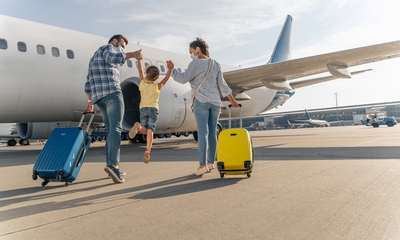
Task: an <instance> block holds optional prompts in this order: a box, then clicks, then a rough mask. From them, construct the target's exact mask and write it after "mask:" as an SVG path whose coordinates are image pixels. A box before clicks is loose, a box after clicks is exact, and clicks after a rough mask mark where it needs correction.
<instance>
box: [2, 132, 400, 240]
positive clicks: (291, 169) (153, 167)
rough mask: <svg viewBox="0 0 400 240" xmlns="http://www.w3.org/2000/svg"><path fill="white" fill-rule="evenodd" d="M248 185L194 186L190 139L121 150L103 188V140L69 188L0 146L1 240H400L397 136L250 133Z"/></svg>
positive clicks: (34, 152) (215, 181) (239, 181)
mask: <svg viewBox="0 0 400 240" xmlns="http://www.w3.org/2000/svg"><path fill="white" fill-rule="evenodd" d="M250 133H251V137H252V141H253V147H254V158H255V165H254V168H253V172H252V175H251V177H250V178H248V177H247V176H246V175H237V176H225V178H223V179H221V178H220V175H219V173H218V170H213V171H212V172H211V173H208V174H205V175H204V176H203V177H196V176H195V175H194V174H193V173H194V172H195V170H196V168H197V166H198V161H197V142H196V141H194V139H193V137H192V136H191V135H190V136H189V137H183V136H181V137H179V138H178V137H172V138H169V139H155V141H154V147H153V151H152V155H151V161H150V163H149V164H144V163H143V162H142V157H143V152H144V150H145V145H143V144H133V145H130V144H128V143H127V142H124V143H123V145H122V147H121V165H120V166H121V169H122V170H123V171H125V172H127V175H126V176H125V177H124V178H125V180H126V182H125V183H122V184H115V183H113V182H112V180H111V179H107V178H106V177H107V174H106V173H105V172H104V170H103V168H104V166H105V152H104V142H95V143H93V144H92V146H91V148H90V150H89V151H88V154H87V157H86V160H85V162H84V165H83V166H82V169H81V172H80V174H79V176H78V178H77V179H76V181H75V182H73V183H72V184H70V185H69V186H67V187H66V186H64V184H63V183H60V182H50V183H49V184H48V185H47V186H45V187H42V186H41V182H42V181H41V179H38V180H36V181H34V180H33V179H32V167H33V164H34V163H35V161H36V159H37V156H38V155H39V153H40V150H41V149H42V147H43V145H37V144H31V145H30V146H15V147H7V146H1V147H0V184H1V188H0V239H1V240H3V239H13V240H19V239H44V240H46V239H51V240H54V239H119V240H124V239H174V240H179V239H185V240H186V239H234V240H235V239H318V240H321V239H400V190H399V187H400V159H399V158H400V126H395V127H391V128H389V127H386V126H381V127H379V128H372V127H366V126H348V127H329V128H307V129H291V130H271V131H252V132H250Z"/></svg>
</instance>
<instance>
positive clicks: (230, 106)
mask: <svg viewBox="0 0 400 240" xmlns="http://www.w3.org/2000/svg"><path fill="white" fill-rule="evenodd" d="M238 106H239V108H240V128H242V104H240V103H239V104H238ZM231 108H232V104H229V106H228V109H229V111H228V112H229V125H228V127H229V128H231V119H232V118H231Z"/></svg>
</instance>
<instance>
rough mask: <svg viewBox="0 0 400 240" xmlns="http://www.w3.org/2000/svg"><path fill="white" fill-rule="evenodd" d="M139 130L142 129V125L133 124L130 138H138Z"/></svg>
mask: <svg viewBox="0 0 400 240" xmlns="http://www.w3.org/2000/svg"><path fill="white" fill-rule="evenodd" d="M139 129H140V123H138V122H135V124H133V127H132V128H131V130H129V138H130V139H133V138H134V137H135V136H136V134H137V132H138V131H139Z"/></svg>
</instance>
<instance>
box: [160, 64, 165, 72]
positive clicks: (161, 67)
mask: <svg viewBox="0 0 400 240" xmlns="http://www.w3.org/2000/svg"><path fill="white" fill-rule="evenodd" d="M160 71H161V72H162V73H165V66H164V65H161V66H160Z"/></svg>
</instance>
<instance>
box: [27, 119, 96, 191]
mask: <svg viewBox="0 0 400 240" xmlns="http://www.w3.org/2000/svg"><path fill="white" fill-rule="evenodd" d="M85 114H86V113H84V114H83V115H82V117H81V120H80V122H79V124H78V126H77V127H59V128H56V129H54V130H53V131H52V132H51V134H50V136H49V138H48V139H47V142H46V145H44V147H43V149H42V151H41V152H40V154H39V157H38V158H37V160H36V163H35V165H34V166H33V174H32V179H33V180H36V179H37V177H38V176H39V177H40V178H42V179H43V180H44V181H43V182H42V186H43V187H44V186H46V185H47V184H48V183H49V182H54V181H57V182H65V186H68V185H69V183H72V182H73V181H74V180H75V179H76V177H77V176H78V173H79V171H80V169H81V167H82V163H83V161H84V160H85V157H86V152H87V151H88V149H89V147H90V144H91V142H92V138H91V136H90V135H89V133H88V130H89V127H90V124H91V123H92V120H93V117H94V113H92V115H91V117H90V120H89V122H88V124H87V127H86V130H83V129H82V128H81V126H82V122H83V119H84V117H85Z"/></svg>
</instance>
